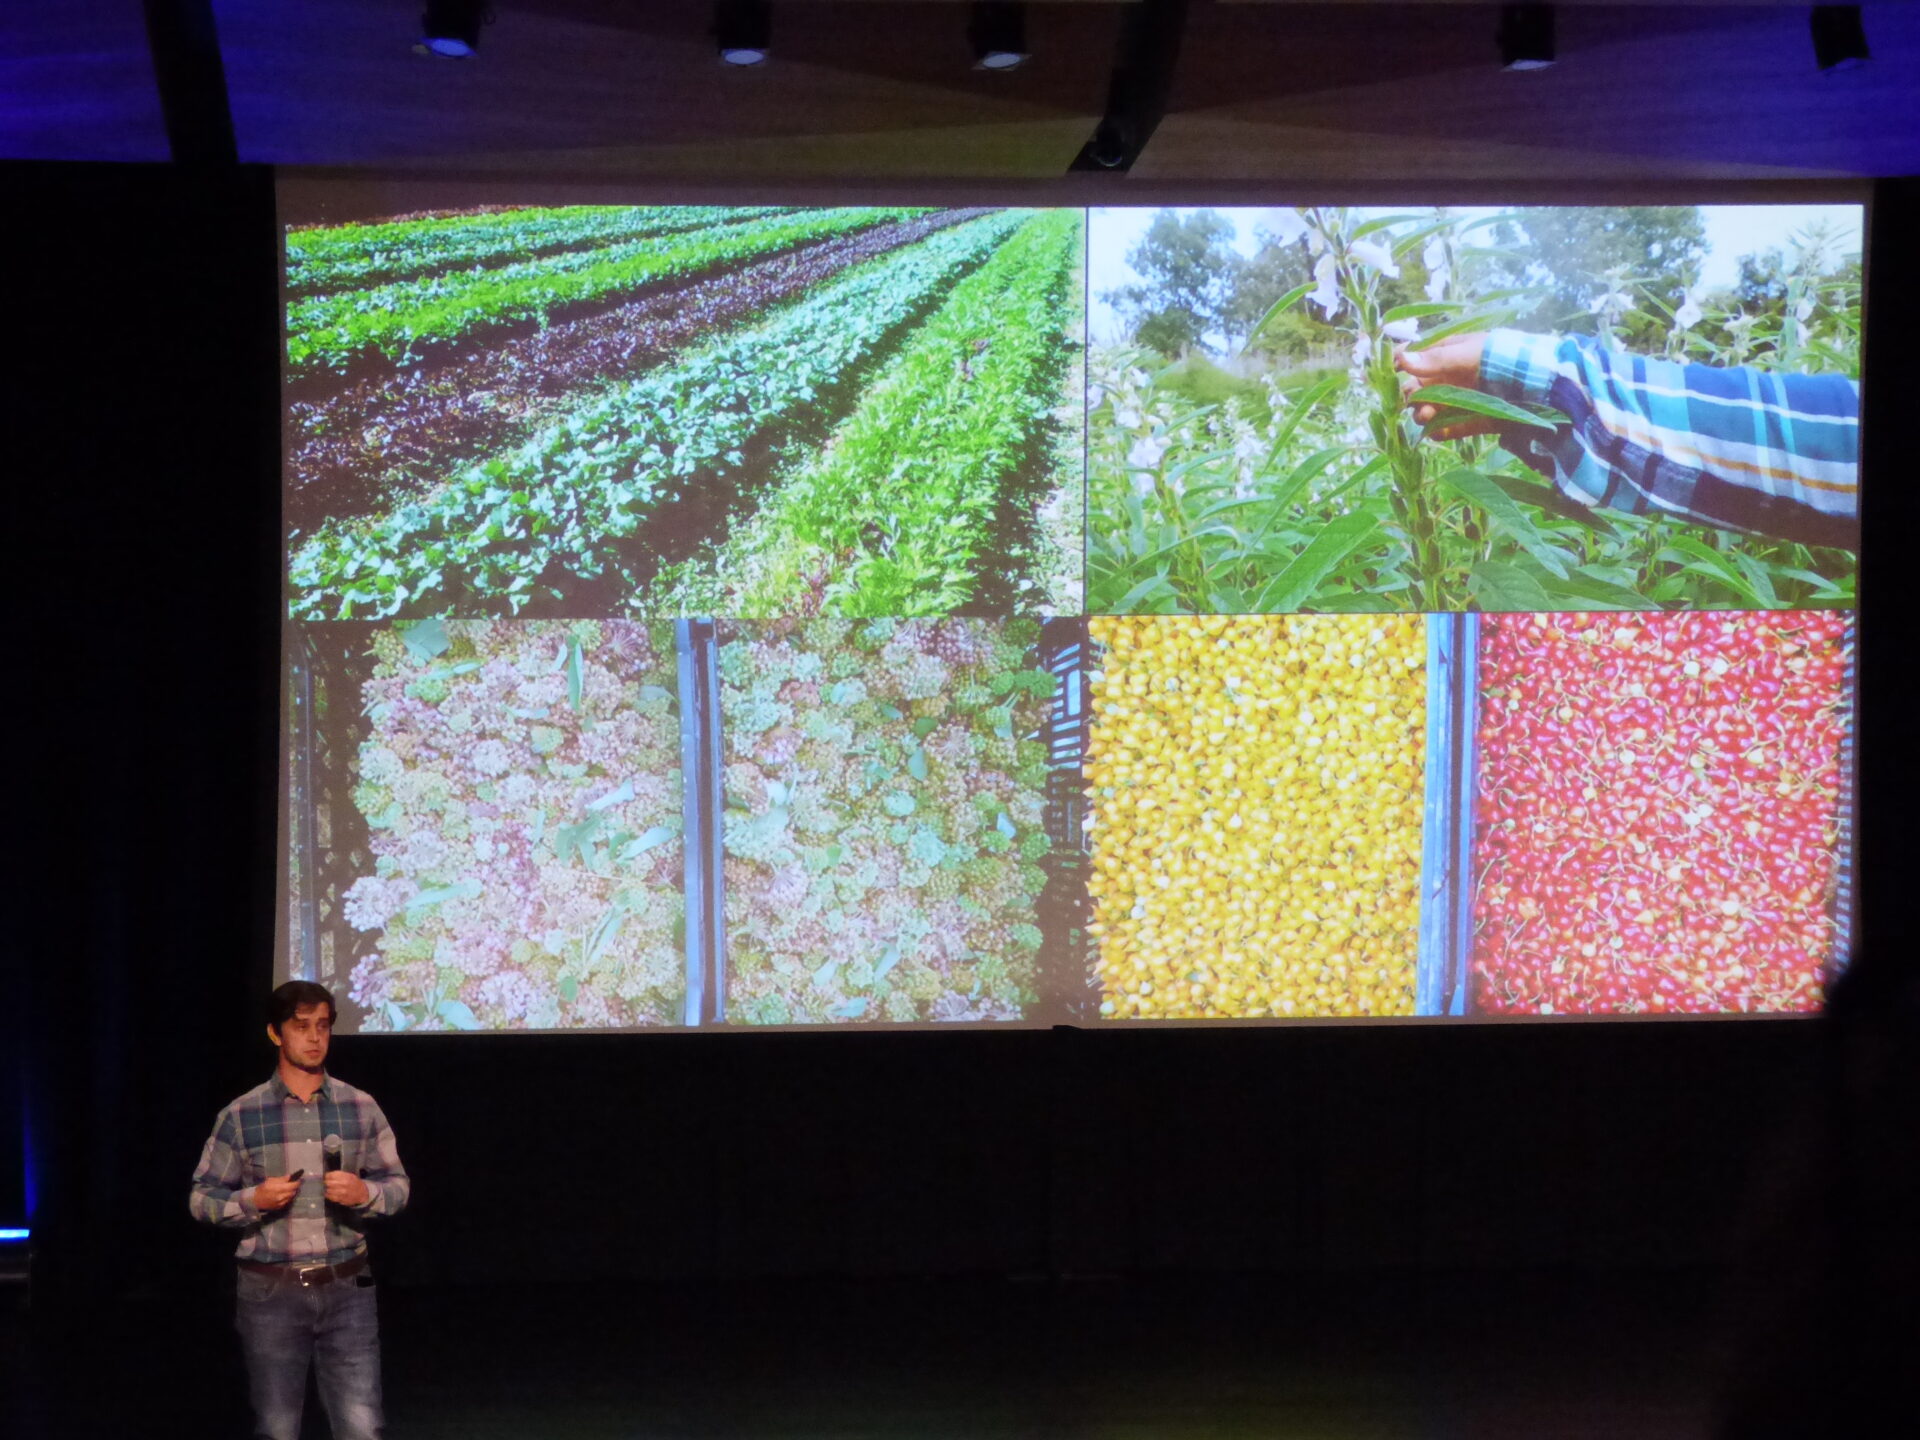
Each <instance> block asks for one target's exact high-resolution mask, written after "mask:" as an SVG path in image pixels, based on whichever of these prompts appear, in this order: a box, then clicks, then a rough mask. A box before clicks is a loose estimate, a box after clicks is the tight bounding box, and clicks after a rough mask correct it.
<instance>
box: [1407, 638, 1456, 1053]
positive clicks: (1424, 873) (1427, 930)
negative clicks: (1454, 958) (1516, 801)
mask: <svg viewBox="0 0 1920 1440" xmlns="http://www.w3.org/2000/svg"><path fill="white" fill-rule="evenodd" d="M1450 618H1451V617H1449V616H1446V615H1428V616H1426V617H1424V620H1425V626H1426V637H1427V742H1426V765H1425V767H1424V773H1423V775H1422V777H1421V802H1422V803H1421V820H1420V930H1419V949H1418V952H1417V959H1416V961H1415V964H1414V986H1413V1013H1414V1014H1416V1015H1438V1014H1440V1013H1441V1012H1442V1004H1443V1000H1442V996H1443V992H1444V990H1445V988H1446V979H1447V974H1448V964H1449V961H1450V959H1451V956H1450V954H1449V950H1448V946H1449V943H1450V941H1451V939H1452V933H1453V932H1452V927H1451V925H1450V923H1449V921H1450V919H1451V916H1450V915H1449V914H1448V912H1447V909H1446V903H1445V902H1446V897H1447V893H1448V891H1449V890H1450V889H1451V887H1452V885H1453V878H1454V875H1455V874H1456V873H1457V870H1456V865H1457V861H1458V857H1457V856H1456V855H1454V854H1453V853H1452V852H1451V850H1450V849H1449V846H1450V844H1451V842H1452V838H1453V827H1452V825H1451V824H1450V823H1449V822H1450V820H1451V818H1452V817H1451V814H1450V813H1449V811H1448V808H1447V804H1448V801H1449V800H1450V799H1451V798H1452V785H1451V781H1452V776H1453V753H1452V741H1453V718H1454V717H1453V680H1454V665H1453V660H1454V644H1455V640H1456V637H1455V635H1454V632H1453V628H1452V626H1451V625H1449V624H1448V621H1449V620H1450Z"/></svg>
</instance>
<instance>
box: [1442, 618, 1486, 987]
mask: <svg viewBox="0 0 1920 1440" xmlns="http://www.w3.org/2000/svg"><path fill="white" fill-rule="evenodd" d="M1448 620H1449V623H1450V624H1451V626H1452V628H1453V631H1454V642H1453V660H1454V678H1453V700H1454V714H1453V775H1452V794H1451V796H1450V797H1449V803H1450V804H1451V806H1452V808H1453V829H1454V834H1453V856H1454V860H1453V864H1454V877H1455V879H1454V884H1453V887H1452V896H1451V899H1450V902H1449V903H1450V907H1451V911H1452V928H1453V936H1452V946H1451V966H1452V968H1451V972H1450V974H1449V976H1448V986H1447V997H1446V1000H1447V1007H1446V1011H1445V1013H1446V1014H1448V1015H1464V1014H1466V1013H1467V1001H1468V998H1469V987H1470V985H1471V983H1472V979H1473V905H1474V891H1475V886H1476V884H1477V883H1478V880H1479V876H1478V874H1477V872H1476V871H1475V870H1474V859H1473V838H1474V836H1473V808H1474V796H1475V794H1476V793H1477V785H1478V779H1479V765H1480V616H1479V615H1478V614H1476V613H1468V614H1463V615H1452V616H1449V617H1448Z"/></svg>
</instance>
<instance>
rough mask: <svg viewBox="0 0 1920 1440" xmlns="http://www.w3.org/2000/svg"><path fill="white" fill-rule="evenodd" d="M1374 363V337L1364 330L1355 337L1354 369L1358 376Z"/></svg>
mask: <svg viewBox="0 0 1920 1440" xmlns="http://www.w3.org/2000/svg"><path fill="white" fill-rule="evenodd" d="M1372 363H1373V337H1372V336H1371V335H1369V334H1367V332H1366V331H1364V330H1362V331H1361V332H1360V333H1359V334H1358V335H1355V336H1354V337H1353V369H1354V371H1355V373H1356V374H1358V373H1359V372H1361V371H1364V370H1365V369H1366V368H1367V366H1368V365H1370V364H1372Z"/></svg>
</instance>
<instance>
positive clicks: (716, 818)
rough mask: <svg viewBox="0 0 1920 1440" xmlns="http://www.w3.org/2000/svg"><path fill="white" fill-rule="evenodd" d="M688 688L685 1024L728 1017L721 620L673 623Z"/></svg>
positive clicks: (684, 713) (683, 789) (683, 754)
mask: <svg viewBox="0 0 1920 1440" xmlns="http://www.w3.org/2000/svg"><path fill="white" fill-rule="evenodd" d="M673 639H674V650H675V653H676V657H677V660H678V665H679V690H680V796H681V798H680V806H681V836H680V850H681V857H682V864H683V874H684V876H685V895H684V897H683V904H684V915H685V924H684V926H683V927H682V928H683V931H684V940H683V943H684V946H685V951H686V967H687V968H686V976H687V992H686V998H685V1000H684V1001H683V1003H682V1011H681V1023H682V1024H685V1025H688V1026H698V1025H700V1024H702V1023H704V1022H706V1021H714V1022H716V1023H718V1022H723V1021H724V1020H725V1019H726V989H725V931H724V928H723V927H722V926H721V925H720V924H719V923H718V920H719V917H720V916H721V914H722V909H721V907H722V905H723V904H724V899H723V897H722V895H721V893H720V887H721V862H720V843H719V842H720V823H721V821H720V813H721V812H720V801H719V795H718V790H719V784H720V770H719V765H718V763H717V756H718V749H719V729H720V713H719V707H718V705H716V704H715V703H714V701H715V698H716V689H715V684H714V680H715V674H716V671H715V661H714V636H713V622H712V621H711V620H676V621H674V622H673Z"/></svg>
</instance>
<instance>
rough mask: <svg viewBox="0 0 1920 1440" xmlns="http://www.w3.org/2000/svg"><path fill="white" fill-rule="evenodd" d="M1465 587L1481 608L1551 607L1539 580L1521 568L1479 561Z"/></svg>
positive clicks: (1549, 608) (1495, 562)
mask: <svg viewBox="0 0 1920 1440" xmlns="http://www.w3.org/2000/svg"><path fill="white" fill-rule="evenodd" d="M1467 588H1468V589H1469V590H1471V591H1472V592H1473V594H1474V598H1475V599H1477V600H1478V601H1479V602H1480V608H1481V609H1482V610H1551V609H1552V608H1553V602H1552V601H1551V600H1549V599H1548V598H1547V592H1546V591H1545V590H1543V589H1541V588H1540V582H1539V581H1537V580H1535V579H1534V578H1533V577H1532V576H1531V575H1529V574H1527V572H1526V571H1524V570H1518V569H1515V568H1514V567H1513V566H1511V565H1502V564H1501V563H1500V562H1499V561H1498V560H1482V561H1480V562H1479V563H1478V564H1476V565H1475V566H1474V567H1473V570H1472V572H1471V573H1470V574H1469V575H1468V576H1467Z"/></svg>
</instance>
